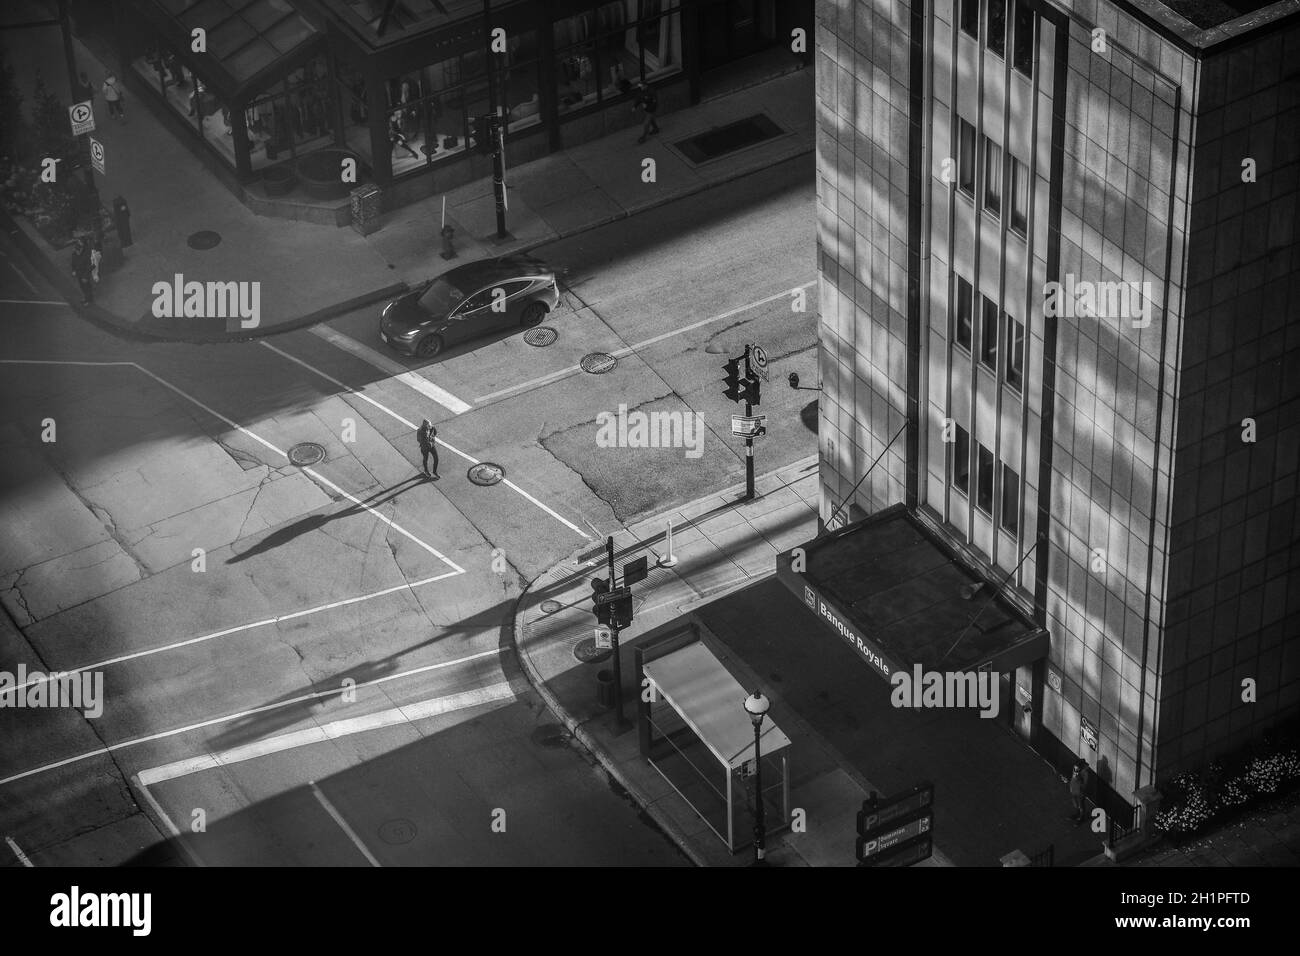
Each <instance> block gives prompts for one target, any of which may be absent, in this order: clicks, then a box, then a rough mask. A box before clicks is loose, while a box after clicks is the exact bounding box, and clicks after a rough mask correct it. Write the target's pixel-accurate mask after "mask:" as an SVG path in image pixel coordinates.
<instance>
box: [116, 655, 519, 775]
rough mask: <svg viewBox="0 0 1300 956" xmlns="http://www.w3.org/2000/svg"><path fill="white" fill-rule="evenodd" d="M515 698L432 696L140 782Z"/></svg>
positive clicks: (507, 693)
mask: <svg viewBox="0 0 1300 956" xmlns="http://www.w3.org/2000/svg"><path fill="white" fill-rule="evenodd" d="M514 699H515V692H514V691H513V690H512V689H511V688H510V684H509V683H508V682H506V681H502V682H500V683H497V684H492V685H490V686H488V687H476V688H474V689H472V690H467V691H462V692H460V693H457V694H449V695H447V696H445V697H432V698H430V699H428V700H422V701H420V702H418V703H415V704H406V705H403V706H401V707H391V708H389V709H388V710H382V711H379V712H378V713H374V714H367V715H365V716H363V717H349V718H346V719H344V720H335V721H331V722H329V723H326V724H317V725H315V726H313V727H308V728H305V729H303V730H296V731H294V732H292V733H288V734H279V735H278V736H275V737H265V738H263V739H261V740H255V741H253V742H252V743H248V744H244V745H243V746H240V747H233V748H231V749H230V750H223V751H220V752H218V753H208V754H201V755H199V756H197V757H188V758H186V759H184V760H176V761H173V762H172V763H169V764H164V765H163V766H161V767H153V768H151V769H149V770H142V771H140V773H139V777H140V782H141V783H142V784H146V785H148V786H155V785H157V784H159V783H162V782H163V781H166V780H175V779H177V778H179V777H187V776H189V775H190V774H194V773H201V772H203V771H205V770H216V769H218V768H220V767H229V766H231V765H232V764H237V763H243V762H244V761H246V760H253V759H255V758H257V757H266V756H269V755H270V754H276V753H283V752H284V751H286V750H297V749H298V748H300V747H308V746H311V745H312V744H321V743H327V742H329V741H331V740H339V739H341V738H343V737H350V736H351V735H353V734H359V733H364V732H365V731H368V730H378V729H380V728H382V727H393V726H396V725H398V724H406V723H413V722H414V721H417V720H423V719H425V718H427V717H440V716H442V715H443V714H451V713H455V712H456V711H459V710H466V709H468V708H470V707H477V706H479V705H480V704H490V703H495V702H496V701H502V700H514Z"/></svg>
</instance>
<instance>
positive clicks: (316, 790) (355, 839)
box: [307, 780, 381, 866]
mask: <svg viewBox="0 0 1300 956" xmlns="http://www.w3.org/2000/svg"><path fill="white" fill-rule="evenodd" d="M307 786H309V787H311V792H312V793H313V794H315V795H316V799H317V800H319V801H320V805H321V806H322V807H324V808H325V812H326V813H328V814H329V815H330V816H331V817H333V818H334V822H335V823H337V824H338V825H339V829H340V830H342V831H343V832H344V833H346V834H347V835H348V839H349V840H351V841H352V843H353V845H355V846H356V848H357V849H358V850H360V851H361V855H362V856H364V857H365V858H366V859H367V860H369V861H370V865H371V866H380V865H381V864H380V862H379V861H378V860H376V859H375V857H374V854H373V853H371V852H370V851H369V850H367V849H366V845H365V844H364V843H362V842H361V838H360V837H359V836H357V835H356V834H355V833H354V832H353V831H352V828H351V827H350V826H348V821H346V820H344V819H343V815H342V814H340V813H339V812H338V811H337V810H335V809H334V804H332V803H330V802H329V800H328V799H327V798H326V796H325V794H323V793H321V791H320V787H318V786H316V781H314V780H310V781H308V782H307Z"/></svg>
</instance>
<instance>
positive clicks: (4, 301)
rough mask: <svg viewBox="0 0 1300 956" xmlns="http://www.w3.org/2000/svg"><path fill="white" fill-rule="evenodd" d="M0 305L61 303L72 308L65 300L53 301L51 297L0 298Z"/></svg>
mask: <svg viewBox="0 0 1300 956" xmlns="http://www.w3.org/2000/svg"><path fill="white" fill-rule="evenodd" d="M32 291H33V292H35V291H36V290H35V289H33V290H32ZM0 305H62V306H67V307H68V308H72V306H71V305H69V304H68V303H67V302H55V301H53V300H51V299H0Z"/></svg>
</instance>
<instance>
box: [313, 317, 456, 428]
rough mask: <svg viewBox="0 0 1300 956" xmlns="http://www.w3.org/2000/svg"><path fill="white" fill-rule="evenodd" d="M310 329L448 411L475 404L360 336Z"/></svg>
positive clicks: (321, 326) (315, 328) (454, 411)
mask: <svg viewBox="0 0 1300 956" xmlns="http://www.w3.org/2000/svg"><path fill="white" fill-rule="evenodd" d="M309 331H310V332H311V333H312V334H313V335H316V336H319V337H320V338H322V339H324V340H325V341H326V342H328V343H329V344H330V345H333V346H334V347H336V348H340V349H342V350H343V351H345V352H350V353H351V354H352V355H355V356H356V357H357V358H359V359H361V361H363V362H365V363H366V364H367V365H373V366H374V367H375V368H377V369H379V370H380V371H381V372H387V373H388V374H389V375H391V376H392V377H393V378H395V379H397V380H398V381H399V382H401V383H402V384H403V385H406V386H408V387H410V388H413V389H415V390H416V391H417V392H419V393H420V394H421V395H423V396H424V397H425V398H429V399H432V400H433V401H435V402H437V403H438V404H439V405H441V406H442V407H443V408H445V409H447V411H449V412H452V413H453V414H456V415H460V414H461V413H463V412H468V411H469V410H470V409H472V408H473V407H474V406H473V405H470V404H469V403H467V402H462V401H461V400H460V399H459V398H457V397H456V396H455V395H453V394H451V392H449V391H447V390H446V389H445V388H439V387H438V386H437V385H434V384H433V383H432V382H430V381H429V380H428V379H427V378H425V377H424V376H422V375H417V374H416V373H415V372H412V371H411V370H410V369H408V368H406V367H405V366H403V365H400V364H398V363H397V362H394V361H393V360H392V359H390V358H389V357H388V356H387V355H384V354H383V353H381V352H377V351H375V350H374V349H372V348H370V347H369V346H368V345H362V344H361V343H360V342H358V341H357V340H356V339H354V338H352V337H351V336H349V335H344V334H343V333H342V332H336V331H335V330H334V329H331V328H330V327H329V326H327V325H313V326H312V327H311V328H310V329H309Z"/></svg>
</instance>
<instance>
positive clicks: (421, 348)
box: [415, 335, 442, 358]
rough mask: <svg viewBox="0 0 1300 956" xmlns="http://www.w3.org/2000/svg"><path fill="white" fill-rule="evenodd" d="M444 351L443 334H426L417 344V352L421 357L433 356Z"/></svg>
mask: <svg viewBox="0 0 1300 956" xmlns="http://www.w3.org/2000/svg"><path fill="white" fill-rule="evenodd" d="M441 351H442V336H440V335H426V336H425V337H424V338H422V339H420V341H419V342H418V343H417V344H416V346H415V354H416V355H418V356H420V358H433V357H434V356H435V355H437V354H438V353H439V352H441Z"/></svg>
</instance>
